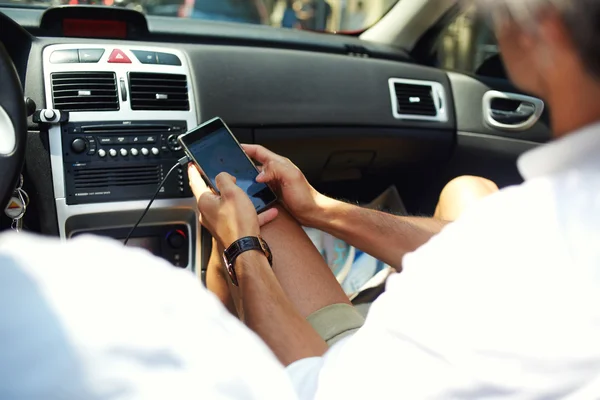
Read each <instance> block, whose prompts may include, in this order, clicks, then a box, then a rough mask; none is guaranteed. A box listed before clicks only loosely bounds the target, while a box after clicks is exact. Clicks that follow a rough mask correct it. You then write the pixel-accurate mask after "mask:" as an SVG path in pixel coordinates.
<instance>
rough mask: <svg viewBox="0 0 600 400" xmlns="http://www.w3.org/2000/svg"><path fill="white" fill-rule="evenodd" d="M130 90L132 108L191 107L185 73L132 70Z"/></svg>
mask: <svg viewBox="0 0 600 400" xmlns="http://www.w3.org/2000/svg"><path fill="white" fill-rule="evenodd" d="M129 92H130V93H131V109H132V110H182V111H187V110H189V109H190V103H189V99H188V87H187V78H186V76H185V75H179V74H156V73H146V72H130V73H129Z"/></svg>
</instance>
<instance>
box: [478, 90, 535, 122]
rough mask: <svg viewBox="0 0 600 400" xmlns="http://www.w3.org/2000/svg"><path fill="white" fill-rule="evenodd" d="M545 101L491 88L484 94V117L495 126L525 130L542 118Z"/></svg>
mask: <svg viewBox="0 0 600 400" xmlns="http://www.w3.org/2000/svg"><path fill="white" fill-rule="evenodd" d="M543 112H544V102H543V101H542V100H540V99H538V98H535V97H531V96H525V95H522V94H516V93H505V92H498V91H495V90H491V91H489V92H487V93H486V94H485V95H484V96H483V118H484V121H485V122H486V123H487V124H488V125H490V126H491V127H493V128H496V129H501V130H506V131H525V130H527V129H529V128H531V127H532V126H533V125H535V123H536V122H537V121H538V120H539V119H540V117H541V116H542V113H543Z"/></svg>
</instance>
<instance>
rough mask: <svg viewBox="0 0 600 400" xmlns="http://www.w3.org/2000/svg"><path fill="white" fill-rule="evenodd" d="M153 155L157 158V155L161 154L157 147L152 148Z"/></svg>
mask: <svg viewBox="0 0 600 400" xmlns="http://www.w3.org/2000/svg"><path fill="white" fill-rule="evenodd" d="M152 154H154V155H155V156H157V155H159V154H160V151H159V150H158V149H157V148H156V147H153V148H152Z"/></svg>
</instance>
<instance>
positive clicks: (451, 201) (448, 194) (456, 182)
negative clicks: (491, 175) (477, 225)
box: [436, 175, 498, 221]
mask: <svg viewBox="0 0 600 400" xmlns="http://www.w3.org/2000/svg"><path fill="white" fill-rule="evenodd" d="M497 191H498V186H497V185H496V184H495V183H494V182H492V181H491V180H489V179H485V178H481V177H478V176H468V175H465V176H459V177H458V178H454V179H453V180H451V181H450V182H448V184H447V185H446V186H445V187H444V189H443V190H442V193H441V194H440V199H439V202H438V207H437V209H436V216H437V217H439V218H441V219H444V220H448V221H453V220H455V219H456V218H458V216H459V215H460V214H462V212H463V211H464V210H465V209H466V208H467V207H468V206H470V205H471V204H472V203H473V202H474V201H476V200H479V199H482V198H484V197H486V196H488V195H490V194H493V193H495V192H497Z"/></svg>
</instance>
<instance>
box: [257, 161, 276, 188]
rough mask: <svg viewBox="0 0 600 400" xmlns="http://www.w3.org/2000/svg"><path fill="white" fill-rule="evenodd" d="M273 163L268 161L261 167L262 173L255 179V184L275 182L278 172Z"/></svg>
mask: <svg viewBox="0 0 600 400" xmlns="http://www.w3.org/2000/svg"><path fill="white" fill-rule="evenodd" d="M274 164H275V163H274V162H273V161H269V162H268V163H267V164H265V165H263V166H262V171H261V172H260V174H258V176H257V177H256V182H258V183H268V182H272V181H276V180H277V179H278V177H279V173H278V172H279V171H278V170H277V167H276V166H275V165H274Z"/></svg>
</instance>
